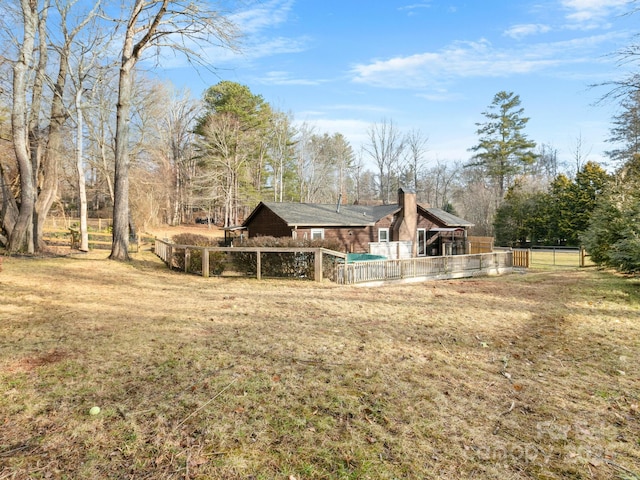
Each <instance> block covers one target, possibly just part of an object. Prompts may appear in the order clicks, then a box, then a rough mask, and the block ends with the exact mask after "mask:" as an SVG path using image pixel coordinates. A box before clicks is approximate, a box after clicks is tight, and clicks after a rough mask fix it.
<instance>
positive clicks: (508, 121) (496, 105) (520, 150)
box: [467, 91, 536, 203]
mask: <svg viewBox="0 0 640 480" xmlns="http://www.w3.org/2000/svg"><path fill="white" fill-rule="evenodd" d="M523 113H524V109H523V108H521V107H520V96H519V95H515V94H514V93H513V92H505V91H502V92H498V93H497V94H496V95H495V96H494V98H493V102H492V103H491V105H490V106H489V109H488V110H487V111H486V112H483V113H482V114H483V115H484V116H485V117H486V119H487V121H486V122H484V123H477V124H476V126H478V130H477V131H476V133H477V134H478V136H479V137H480V139H479V142H478V144H477V145H475V146H474V147H472V148H471V149H470V150H471V151H472V152H476V154H475V155H474V156H473V158H472V160H471V162H470V163H469V164H468V165H467V166H468V167H479V168H480V169H482V170H483V172H484V174H485V175H486V176H487V177H489V178H490V179H491V181H492V182H493V183H494V185H495V187H496V189H497V195H498V199H497V200H498V203H499V202H501V201H502V199H503V198H504V195H505V192H506V190H507V188H509V186H510V185H511V183H512V180H513V178H514V177H515V176H516V175H518V174H519V173H521V172H522V171H523V169H524V167H525V166H527V165H531V164H532V163H533V162H534V161H535V158H536V154H535V153H534V152H533V149H534V148H535V146H536V144H535V142H533V141H531V140H529V139H527V137H526V135H525V134H524V133H523V130H524V128H525V126H526V125H527V122H528V121H529V118H528V117H524V116H523Z"/></svg>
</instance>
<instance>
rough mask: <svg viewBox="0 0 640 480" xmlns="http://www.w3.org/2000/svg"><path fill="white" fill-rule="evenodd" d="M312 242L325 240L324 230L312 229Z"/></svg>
mask: <svg viewBox="0 0 640 480" xmlns="http://www.w3.org/2000/svg"><path fill="white" fill-rule="evenodd" d="M311 240H324V228H312V229H311Z"/></svg>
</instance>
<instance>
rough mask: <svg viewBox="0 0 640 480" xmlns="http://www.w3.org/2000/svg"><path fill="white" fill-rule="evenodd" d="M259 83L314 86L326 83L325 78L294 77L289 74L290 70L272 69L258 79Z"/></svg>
mask: <svg viewBox="0 0 640 480" xmlns="http://www.w3.org/2000/svg"><path fill="white" fill-rule="evenodd" d="M258 82H259V83H262V84H266V85H305V86H314V85H320V84H322V83H324V82H325V81H324V80H320V79H313V80H311V79H307V78H294V77H291V76H290V75H289V72H282V71H271V72H267V73H266V75H265V76H264V77H263V78H260V79H259V80H258Z"/></svg>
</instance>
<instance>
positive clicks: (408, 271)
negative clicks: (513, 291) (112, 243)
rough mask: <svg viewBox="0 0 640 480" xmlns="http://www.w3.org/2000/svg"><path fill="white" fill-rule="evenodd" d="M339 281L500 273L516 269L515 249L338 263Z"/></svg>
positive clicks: (380, 280) (356, 281) (363, 281)
mask: <svg viewBox="0 0 640 480" xmlns="http://www.w3.org/2000/svg"><path fill="white" fill-rule="evenodd" d="M336 269H337V271H336V281H337V283H340V284H343V285H351V284H356V283H376V282H385V281H389V280H404V279H407V280H408V279H414V280H423V279H424V280H429V279H433V280H436V279H445V278H462V277H473V276H480V275H499V274H502V273H510V272H511V271H512V270H513V253H512V252H495V253H482V254H477V255H454V256H450V257H420V258H410V259H396V260H372V261H365V262H354V263H345V264H340V265H337V266H336Z"/></svg>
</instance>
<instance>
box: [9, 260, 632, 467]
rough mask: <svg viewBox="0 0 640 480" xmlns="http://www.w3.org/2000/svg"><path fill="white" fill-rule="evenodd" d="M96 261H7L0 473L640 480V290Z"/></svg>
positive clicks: (562, 272)
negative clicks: (374, 282) (379, 280)
mask: <svg viewBox="0 0 640 480" xmlns="http://www.w3.org/2000/svg"><path fill="white" fill-rule="evenodd" d="M106 256H107V254H106V253H105V252H97V253H91V254H88V255H84V256H82V255H75V256H67V257H50V258H38V259H30V258H17V257H10V258H4V261H3V264H2V266H3V270H2V272H0V292H2V293H1V294H0V339H1V340H0V377H1V379H0V389H1V392H0V393H1V394H0V422H1V428H0V479H4V478H11V479H26V478H135V479H145V478H148V479H156V478H175V479H178V478H180V479H189V478H191V479H197V478H200V479H205V478H207V479H209V478H214V479H217V478H220V479H236V478H237V479H241V478H242V479H284V480H291V479H296V480H302V479H325V478H344V479H347V478H349V479H366V478H371V479H392V478H406V479H423V478H442V479H450V478H482V479H525V478H537V479H566V478H574V479H611V478H619V479H625V480H630V479H635V480H637V479H638V478H640V406H639V405H640V280H639V279H637V278H636V279H631V278H624V277H620V276H615V275H613V274H610V273H606V272H600V271H598V270H596V269H593V268H589V269H582V270H578V269H551V270H550V269H546V270H530V271H529V272H528V273H518V274H512V275H509V276H503V277H491V278H475V279H468V280H455V281H441V282H426V283H418V284H411V285H391V286H386V287H383V288H372V289H367V288H356V287H339V286H336V285H335V284H330V283H324V284H320V285H319V284H316V283H313V282H307V281H274V280H267V281H257V280H255V279H229V278H226V279H218V278H208V279H205V278H202V277H197V276H186V275H184V274H181V273H178V272H171V271H169V270H167V269H166V267H165V266H164V265H163V264H162V263H161V261H160V260H159V259H157V258H156V257H155V256H154V255H153V254H152V253H150V252H148V251H144V252H141V253H138V254H134V260H133V262H131V263H130V264H119V263H114V262H111V261H109V260H106ZM94 406H97V407H100V412H99V413H97V414H96V415H91V414H90V413H89V412H90V409H91V408H92V407H94ZM94 412H95V410H94Z"/></svg>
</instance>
